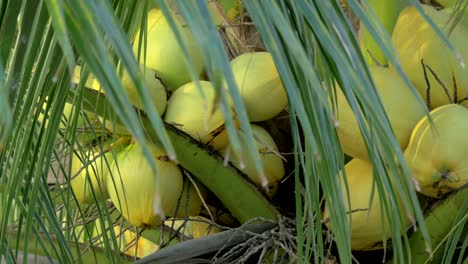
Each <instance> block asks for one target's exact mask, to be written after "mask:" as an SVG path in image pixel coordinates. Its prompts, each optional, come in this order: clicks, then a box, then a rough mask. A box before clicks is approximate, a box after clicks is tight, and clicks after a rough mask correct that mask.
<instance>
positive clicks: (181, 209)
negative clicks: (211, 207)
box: [171, 180, 207, 218]
mask: <svg viewBox="0 0 468 264" xmlns="http://www.w3.org/2000/svg"><path fill="white" fill-rule="evenodd" d="M197 188H198V190H199V191H200V194H201V197H200V195H199V194H198V192H197V189H196V188H195V186H194V185H193V183H191V182H190V181H189V180H186V181H185V182H184V189H183V191H182V194H181V195H180V203H179V206H178V208H177V211H176V212H175V214H174V217H179V218H186V217H189V216H196V215H199V214H200V213H201V211H202V209H203V202H202V198H203V199H204V198H205V197H206V193H207V190H206V188H205V187H204V186H203V185H201V184H199V183H197ZM171 213H172V212H171Z"/></svg>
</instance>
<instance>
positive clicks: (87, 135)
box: [38, 102, 108, 145]
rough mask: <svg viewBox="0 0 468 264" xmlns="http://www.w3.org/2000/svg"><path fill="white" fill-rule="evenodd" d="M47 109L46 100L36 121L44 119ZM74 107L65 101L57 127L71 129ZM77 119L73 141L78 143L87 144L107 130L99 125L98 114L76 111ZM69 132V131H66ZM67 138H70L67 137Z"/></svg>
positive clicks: (40, 121) (64, 131)
mask: <svg viewBox="0 0 468 264" xmlns="http://www.w3.org/2000/svg"><path fill="white" fill-rule="evenodd" d="M46 109H47V102H45V103H44V104H43V106H42V111H41V113H40V114H39V117H38V123H39V124H42V122H43V121H44V116H45V111H46ZM51 111H52V109H49V112H48V114H47V119H46V122H45V127H47V126H48V123H49V116H50V115H51ZM75 111H76V108H75V106H74V105H73V104H71V103H65V106H64V108H63V114H62V120H61V122H60V126H59V129H60V130H61V131H62V132H63V133H66V132H67V130H69V129H72V124H73V122H74V121H73V120H74V118H75ZM77 114H78V117H77V121H76V127H75V130H74V132H75V135H74V136H75V142H77V143H79V144H80V145H87V144H89V143H91V142H92V141H94V140H95V139H97V138H98V137H99V136H102V135H105V134H107V133H108V131H107V130H106V129H105V128H104V127H103V126H102V125H101V122H100V121H99V119H98V116H97V115H96V114H95V113H92V112H90V111H85V110H82V109H81V111H80V112H78V113H77ZM68 133H69V132H68ZM68 139H70V140H71V138H70V137H69V138H68Z"/></svg>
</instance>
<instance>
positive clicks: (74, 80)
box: [71, 65, 95, 88]
mask: <svg viewBox="0 0 468 264" xmlns="http://www.w3.org/2000/svg"><path fill="white" fill-rule="evenodd" d="M81 70H82V69H81V66H80V65H77V66H75V70H74V72H73V76H72V78H71V81H72V83H74V84H78V83H79V82H80V78H81ZM94 80H95V77H94V75H92V74H91V73H90V74H89V75H88V78H87V79H86V81H85V87H88V88H92V86H93V83H94Z"/></svg>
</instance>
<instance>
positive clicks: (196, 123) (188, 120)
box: [164, 81, 229, 150]
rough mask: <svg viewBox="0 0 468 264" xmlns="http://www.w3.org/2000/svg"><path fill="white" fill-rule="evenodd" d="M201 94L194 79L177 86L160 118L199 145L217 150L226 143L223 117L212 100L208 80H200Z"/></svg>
mask: <svg viewBox="0 0 468 264" xmlns="http://www.w3.org/2000/svg"><path fill="white" fill-rule="evenodd" d="M200 87H201V89H202V91H203V93H204V96H205V97H203V96H202V95H201V94H200V93H199V90H198V88H197V85H196V84H195V82H191V83H187V84H185V85H184V86H182V87H180V88H179V89H177V90H176V91H175V92H174V93H173V94H172V96H171V97H170V98H169V100H168V102H167V109H166V113H165V115H164V120H165V121H166V122H168V123H170V124H172V125H174V126H176V127H177V128H179V129H180V130H182V131H184V132H185V133H187V134H189V135H190V136H191V137H193V138H194V139H196V140H198V141H199V142H201V143H203V144H207V145H209V146H212V147H213V148H214V149H216V150H219V149H221V148H223V147H225V146H226V145H227V144H228V142H229V139H228V136H227V132H226V130H225V128H224V117H223V114H222V112H221V107H220V105H219V104H218V103H217V102H215V99H216V98H215V88H214V87H213V85H212V84H211V83H210V82H207V81H200Z"/></svg>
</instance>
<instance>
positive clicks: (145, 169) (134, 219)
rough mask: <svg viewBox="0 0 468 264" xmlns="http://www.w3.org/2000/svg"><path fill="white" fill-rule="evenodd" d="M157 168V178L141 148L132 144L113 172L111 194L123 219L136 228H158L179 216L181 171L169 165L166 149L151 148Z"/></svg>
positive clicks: (115, 165) (110, 182) (109, 186)
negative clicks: (165, 220) (175, 213)
mask: <svg viewBox="0 0 468 264" xmlns="http://www.w3.org/2000/svg"><path fill="white" fill-rule="evenodd" d="M148 147H149V149H150V151H151V154H152V157H153V158H154V162H155V164H156V171H157V174H155V172H154V170H152V168H151V165H150V163H149V161H148V160H147V158H146V157H145V155H144V154H143V147H142V146H141V145H139V144H130V145H129V146H128V147H127V148H125V149H124V150H123V151H122V152H121V153H120V154H119V155H118V157H117V162H114V163H113V165H112V168H111V174H110V179H112V180H110V179H108V180H107V190H108V192H109V196H110V199H111V201H112V203H113V204H114V205H115V207H116V208H117V209H118V210H119V212H120V213H121V214H122V216H123V217H124V218H125V219H126V220H127V221H128V222H129V223H130V224H131V225H133V226H135V227H150V228H151V227H157V226H159V225H160V223H161V220H164V219H165V217H166V215H169V214H171V213H172V212H175V209H176V206H177V199H178V198H179V195H180V194H181V192H182V189H183V177H182V172H181V171H180V169H179V167H178V166H177V165H176V164H175V163H173V162H171V161H169V158H168V157H167V155H166V153H165V152H164V150H163V149H162V147H159V146H156V145H149V146H148Z"/></svg>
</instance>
